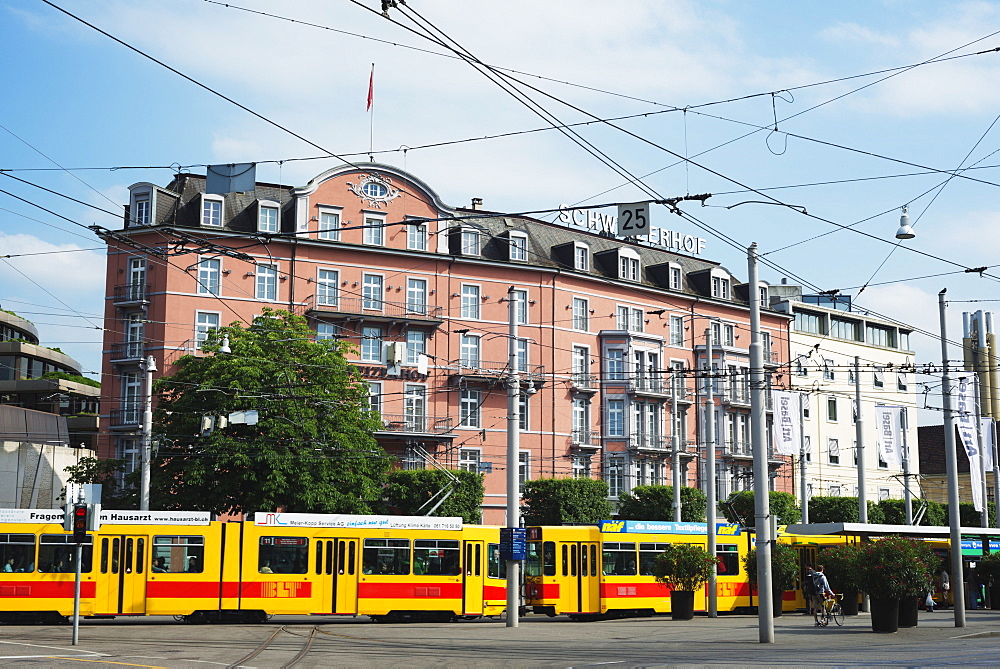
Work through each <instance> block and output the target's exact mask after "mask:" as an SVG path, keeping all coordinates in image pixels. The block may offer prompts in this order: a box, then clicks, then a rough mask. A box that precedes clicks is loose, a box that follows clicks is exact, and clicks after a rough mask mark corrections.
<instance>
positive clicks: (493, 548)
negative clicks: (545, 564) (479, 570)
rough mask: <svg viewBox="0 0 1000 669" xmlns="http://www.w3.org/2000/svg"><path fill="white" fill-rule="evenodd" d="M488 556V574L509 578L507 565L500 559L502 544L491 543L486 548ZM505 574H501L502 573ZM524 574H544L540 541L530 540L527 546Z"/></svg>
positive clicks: (494, 576)
mask: <svg viewBox="0 0 1000 669" xmlns="http://www.w3.org/2000/svg"><path fill="white" fill-rule="evenodd" d="M486 555H487V557H488V561H487V570H486V575H487V576H489V577H490V578H507V565H506V563H504V562H501V561H500V544H490V545H489V548H487V549H486ZM501 573H502V574H503V576H501V575H500V574H501ZM524 575H525V576H541V575H542V544H541V542H538V541H529V542H528V545H527V546H525V555H524Z"/></svg>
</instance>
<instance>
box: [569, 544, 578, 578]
mask: <svg viewBox="0 0 1000 669" xmlns="http://www.w3.org/2000/svg"><path fill="white" fill-rule="evenodd" d="M569 575H570V576H576V544H573V545H572V546H570V547H569Z"/></svg>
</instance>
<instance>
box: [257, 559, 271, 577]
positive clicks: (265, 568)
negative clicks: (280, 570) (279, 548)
mask: <svg viewBox="0 0 1000 669" xmlns="http://www.w3.org/2000/svg"><path fill="white" fill-rule="evenodd" d="M259 571H260V573H262V574H273V573H274V571H273V570H272V569H271V561H270V560H264V564H262V565H261V567H260V570H259Z"/></svg>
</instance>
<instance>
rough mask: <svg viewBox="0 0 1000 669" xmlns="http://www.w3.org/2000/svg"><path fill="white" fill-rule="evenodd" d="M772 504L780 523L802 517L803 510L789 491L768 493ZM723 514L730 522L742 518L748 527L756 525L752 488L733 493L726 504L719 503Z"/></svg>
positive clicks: (773, 511) (791, 521)
mask: <svg viewBox="0 0 1000 669" xmlns="http://www.w3.org/2000/svg"><path fill="white" fill-rule="evenodd" d="M768 499H769V500H770V505H771V515H773V516H777V517H778V524H779V525H788V524H789V523H797V522H798V521H799V519H800V518H801V517H802V510H801V509H799V506H798V504H796V503H795V496H794V495H792V494H791V493H787V492H771V493H769V494H768ZM719 506H720V507H721V510H722V514H723V515H724V516H725V517H726V520H728V521H729V522H730V523H739V522H741V521H740V518H742V519H743V521H745V522H746V524H747V527H753V526H754V515H753V512H754V497H753V491H752V490H744V491H742V492H737V493H733V494H732V495H730V496H729V499H728V500H726V503H725V504H720V505H719Z"/></svg>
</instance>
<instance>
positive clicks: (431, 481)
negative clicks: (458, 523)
mask: <svg viewBox="0 0 1000 669" xmlns="http://www.w3.org/2000/svg"><path fill="white" fill-rule="evenodd" d="M449 473H450V474H452V475H453V476H455V477H457V478H458V480H459V483H458V485H457V486H455V487H454V489H453V490H452V493H451V495H449V496H448V499H446V500H445V501H444V502H443V503H442V504H441V506H439V507H438V508H437V510H436V511H435V512H434V515H435V516H461V517H462V520H463V522H466V523H473V524H475V523H479V522H481V521H482V505H483V493H484V488H483V475H482V474H479V473H476V472H467V471H451V472H449ZM451 480H452V479H451V477H449V476H448V474H446V473H444V472H442V471H439V470H437V469H417V470H402V469H397V470H394V471H391V472H389V474H388V476H387V483H386V486H385V496H386V502H387V503H388V504H389V506H391V507H394V508H396V509H399V512H400V513H401V514H403V515H421V514H425V513H427V511H428V510H429V509H430V508H431V507H433V506H434V504H435V502H430V503H428V500H430V499H431V497H433V496H434V495H436V494H438V492H440V491H441V490H442V489H444V488H445V486H448V485H449V484H450V483H451ZM424 504H426V507H424V506H423V505H424ZM422 507H423V508H422Z"/></svg>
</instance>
